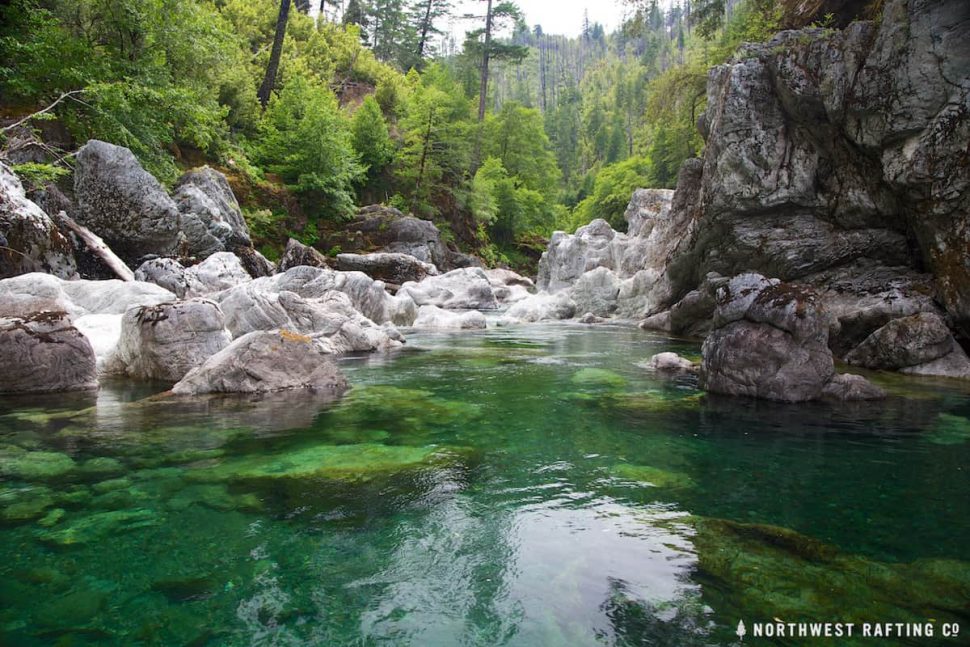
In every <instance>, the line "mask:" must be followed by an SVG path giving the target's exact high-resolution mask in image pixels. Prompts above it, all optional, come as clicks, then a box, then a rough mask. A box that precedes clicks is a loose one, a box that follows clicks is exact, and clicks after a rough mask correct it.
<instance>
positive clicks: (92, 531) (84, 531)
mask: <svg viewBox="0 0 970 647" xmlns="http://www.w3.org/2000/svg"><path fill="white" fill-rule="evenodd" d="M161 522H162V520H161V519H160V518H159V517H158V515H157V514H156V513H155V512H154V511H153V510H150V509H147V508H135V509H131V510H111V511H108V512H97V513H94V514H91V515H88V516H86V517H80V518H77V519H74V520H71V521H68V522H65V523H64V524H62V525H59V526H58V527H57V528H56V529H53V530H44V531H42V532H40V533H38V537H39V538H40V540H41V541H43V542H44V543H47V544H52V545H54V546H76V545H84V544H90V543H93V542H97V541H101V540H103V539H106V538H108V537H111V536H113V535H117V534H120V533H124V532H131V531H134V530H139V529H141V528H148V527H151V526H155V525H158V524H159V523H161Z"/></svg>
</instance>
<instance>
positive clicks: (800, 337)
mask: <svg viewBox="0 0 970 647" xmlns="http://www.w3.org/2000/svg"><path fill="white" fill-rule="evenodd" d="M829 326H830V318H829V315H828V314H827V312H826V311H825V309H824V306H823V305H822V303H821V299H820V298H819V296H818V294H817V293H815V292H814V291H813V290H811V289H809V288H807V287H805V286H798V285H794V284H790V283H781V282H778V281H777V280H774V279H767V278H765V277H763V276H761V275H759V274H754V273H746V274H742V275H739V276H736V277H734V278H732V279H731V280H730V281H729V282H728V284H727V285H726V286H724V287H722V288H720V289H719V290H718V292H717V306H716V309H715V312H714V330H713V331H712V332H711V334H710V335H708V337H707V339H705V340H704V345H703V347H702V350H701V352H702V355H703V360H702V362H701V371H700V382H701V386H702V387H703V388H705V389H706V390H708V391H711V392H713V393H723V394H727V395H745V396H750V397H756V398H763V399H767V400H776V401H781V402H804V401H807V400H817V399H820V398H822V397H823V393H824V392H825V389H826V387H827V386H828V385H829V383H830V382H831V381H832V380H833V378H834V377H835V365H834V361H833V359H832V352H831V351H830V350H829V347H828V334H829ZM840 384H841V382H840ZM835 388H836V387H835V386H833V387H830V390H831V389H835ZM842 392H844V393H846V397H848V395H850V394H851V393H852V391H849V390H848V389H844V388H843V389H842ZM854 392H858V393H861V392H862V391H861V390H860V389H858V388H857V389H855V391H854Z"/></svg>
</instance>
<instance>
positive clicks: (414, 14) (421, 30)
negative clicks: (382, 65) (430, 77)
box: [411, 0, 451, 67]
mask: <svg viewBox="0 0 970 647" xmlns="http://www.w3.org/2000/svg"><path fill="white" fill-rule="evenodd" d="M450 11H451V0H417V2H415V3H414V5H413V7H412V9H411V24H412V28H413V29H414V30H415V32H416V33H417V35H418V42H417V47H416V49H415V55H416V56H417V60H416V63H417V65H418V66H419V67H420V66H421V65H422V64H423V62H424V58H425V56H427V55H428V52H429V50H430V49H431V48H430V44H429V42H428V41H429V40H430V39H431V37H432V36H434V35H436V34H440V33H441V30H440V29H438V28H437V27H436V26H435V25H436V23H437V21H439V20H441V19H442V18H444V17H445V16H447V15H448V13H449V12H450Z"/></svg>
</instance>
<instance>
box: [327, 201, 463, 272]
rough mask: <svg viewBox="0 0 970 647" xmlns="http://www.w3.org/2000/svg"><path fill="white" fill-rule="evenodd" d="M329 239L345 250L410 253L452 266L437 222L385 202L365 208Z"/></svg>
mask: <svg viewBox="0 0 970 647" xmlns="http://www.w3.org/2000/svg"><path fill="white" fill-rule="evenodd" d="M327 243H328V245H336V246H338V247H340V249H341V250H342V251H344V252H370V251H381V252H393V253H399V254H408V255H410V256H414V257H415V258H417V259H418V260H419V261H424V262H425V263H430V264H432V265H434V266H435V267H438V268H450V267H452V265H451V262H450V260H451V259H450V254H449V250H448V248H447V246H446V245H445V244H444V243H443V242H442V240H441V232H440V231H438V228H437V227H435V226H434V223H432V222H430V221H428V220H421V219H420V218H415V217H414V216H406V215H404V214H403V213H401V212H400V211H398V210H397V209H395V208H393V207H386V206H383V205H371V206H368V207H364V208H362V209H361V210H360V211H358V212H357V215H356V216H355V217H354V218H353V219H351V220H350V221H348V222H347V223H345V224H344V225H342V227H341V230H340V231H338V232H336V233H334V234H333V235H332V236H331V238H330V239H328V241H327Z"/></svg>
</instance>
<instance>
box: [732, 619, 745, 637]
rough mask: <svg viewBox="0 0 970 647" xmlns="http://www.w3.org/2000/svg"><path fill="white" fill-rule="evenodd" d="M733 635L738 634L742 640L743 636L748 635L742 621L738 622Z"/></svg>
mask: <svg viewBox="0 0 970 647" xmlns="http://www.w3.org/2000/svg"><path fill="white" fill-rule="evenodd" d="M735 633H737V634H738V638H739V639H741V640H742V641H743V640H744V634H746V633H748V632H747V630H746V629H745V628H744V620H738V630H737V631H736V632H735Z"/></svg>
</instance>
